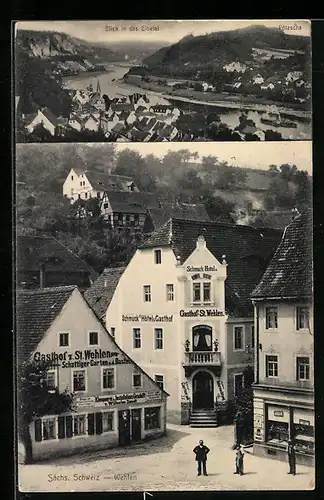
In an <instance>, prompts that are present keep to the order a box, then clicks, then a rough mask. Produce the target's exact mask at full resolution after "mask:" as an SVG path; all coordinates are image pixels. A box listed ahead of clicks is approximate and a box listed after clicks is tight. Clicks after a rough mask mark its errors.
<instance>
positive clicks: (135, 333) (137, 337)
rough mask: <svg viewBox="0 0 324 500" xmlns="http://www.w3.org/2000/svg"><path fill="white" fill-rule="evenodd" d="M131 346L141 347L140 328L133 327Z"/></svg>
mask: <svg viewBox="0 0 324 500" xmlns="http://www.w3.org/2000/svg"><path fill="white" fill-rule="evenodd" d="M133 348H134V349H140V348H141V330H140V328H133Z"/></svg>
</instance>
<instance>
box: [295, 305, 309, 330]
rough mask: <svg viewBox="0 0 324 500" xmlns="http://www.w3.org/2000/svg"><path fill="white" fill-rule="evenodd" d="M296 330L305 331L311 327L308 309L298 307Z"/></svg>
mask: <svg viewBox="0 0 324 500" xmlns="http://www.w3.org/2000/svg"><path fill="white" fill-rule="evenodd" d="M296 320H297V321H296V323H297V324H296V328H297V330H305V329H306V328H308V326H309V309H308V307H297V311H296Z"/></svg>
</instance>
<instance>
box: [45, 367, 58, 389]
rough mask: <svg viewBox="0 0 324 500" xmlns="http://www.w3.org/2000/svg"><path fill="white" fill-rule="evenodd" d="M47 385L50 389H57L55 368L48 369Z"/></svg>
mask: <svg viewBox="0 0 324 500" xmlns="http://www.w3.org/2000/svg"><path fill="white" fill-rule="evenodd" d="M46 385H47V387H48V389H55V387H56V372H55V370H48V372H47V373H46Z"/></svg>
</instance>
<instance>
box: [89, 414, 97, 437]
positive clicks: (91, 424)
mask: <svg viewBox="0 0 324 500" xmlns="http://www.w3.org/2000/svg"><path fill="white" fill-rule="evenodd" d="M94 427H95V416H94V413H89V415H88V434H89V435H90V436H92V435H93V434H94V433H95V429H94Z"/></svg>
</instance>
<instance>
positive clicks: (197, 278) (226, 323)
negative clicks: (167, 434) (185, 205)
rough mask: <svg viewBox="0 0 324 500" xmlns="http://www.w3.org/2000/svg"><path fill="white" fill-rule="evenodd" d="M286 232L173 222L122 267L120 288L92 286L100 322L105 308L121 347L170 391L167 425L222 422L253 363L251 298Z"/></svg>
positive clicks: (116, 284) (90, 295)
mask: <svg viewBox="0 0 324 500" xmlns="http://www.w3.org/2000/svg"><path fill="white" fill-rule="evenodd" d="M280 237H281V232H278V231H276V230H272V229H255V228H252V227H247V226H238V225H234V224H221V223H216V222H211V221H190V220H182V219H175V218H172V219H170V220H169V221H167V222H166V223H165V224H164V225H163V226H162V227H160V228H159V229H158V230H157V231H155V232H153V233H152V235H151V236H150V237H149V239H148V240H147V241H146V243H145V244H143V245H142V246H141V247H140V248H139V249H138V250H137V251H136V253H135V255H134V256H133V258H132V260H131V261H130V263H129V264H128V266H127V267H126V269H125V270H122V272H120V273H118V279H115V280H114V291H113V293H112V289H111V286H109V287H108V289H107V292H105V287H104V283H105V281H106V280H105V279H103V278H102V279H101V278H98V281H99V280H100V286H99V284H98V286H97V283H96V282H95V283H94V285H93V287H91V289H90V291H89V292H87V297H88V298H90V301H91V306H92V307H93V309H94V310H96V304H97V303H98V304H100V311H99V310H98V315H100V317H101V318H103V317H104V313H103V310H104V309H105V308H106V314H105V322H106V328H107V329H108V331H110V332H113V333H114V335H115V339H116V342H117V344H118V345H120V346H121V347H122V349H124V350H125V352H127V353H128V354H129V355H130V356H131V357H132V358H133V359H134V360H136V362H137V363H138V364H139V365H140V366H141V367H142V368H143V369H144V370H145V371H146V372H147V373H149V374H150V376H151V377H152V378H153V379H154V380H155V381H156V382H157V383H158V384H160V386H161V387H163V388H165V390H166V391H167V392H168V394H169V395H170V396H169V399H168V419H169V421H171V422H175V423H182V424H188V423H189V422H190V423H191V424H192V425H194V424H197V423H199V422H203V420H202V419H204V422H206V423H208V422H211V423H212V422H214V423H215V408H217V409H220V408H222V409H223V410H224V411H225V412H226V410H227V408H228V407H229V406H230V404H229V403H230V402H231V401H232V400H233V397H234V395H235V393H238V392H239V391H240V389H241V387H242V385H243V384H244V376H243V373H244V370H245V369H246V368H247V367H248V366H249V365H253V307H252V303H251V300H250V294H251V292H252V290H253V288H254V287H255V286H256V284H257V283H258V282H259V280H260V278H261V276H262V274H263V272H264V271H265V269H266V266H267V264H268V263H269V261H270V258H271V257H272V255H273V253H274V251H275V249H276V248H277V246H278V244H279V241H280ZM106 273H108V275H110V273H109V272H108V270H106ZM92 290H93V293H92ZM105 297H107V301H106V305H104V301H105ZM88 300H89V299H88ZM207 417H208V418H207Z"/></svg>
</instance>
